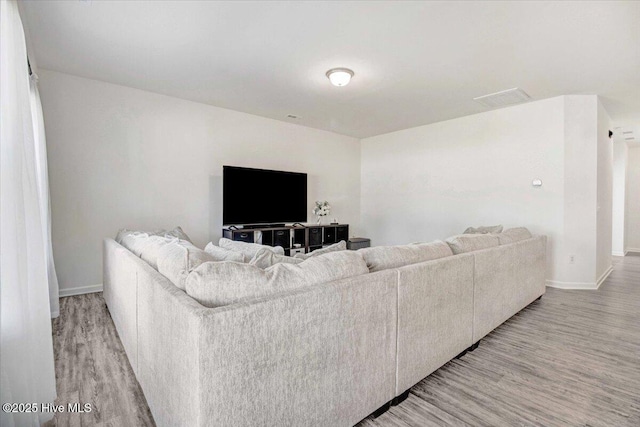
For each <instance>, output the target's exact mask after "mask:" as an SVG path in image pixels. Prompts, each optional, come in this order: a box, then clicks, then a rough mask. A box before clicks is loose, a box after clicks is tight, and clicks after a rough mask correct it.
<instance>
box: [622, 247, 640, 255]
mask: <svg viewBox="0 0 640 427" xmlns="http://www.w3.org/2000/svg"><path fill="white" fill-rule="evenodd" d="M627 252H634V253H640V248H627ZM627 252H625V254H626V253H627Z"/></svg>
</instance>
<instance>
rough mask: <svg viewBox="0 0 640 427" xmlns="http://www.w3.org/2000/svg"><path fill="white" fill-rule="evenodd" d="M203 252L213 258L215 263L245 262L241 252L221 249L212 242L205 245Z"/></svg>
mask: <svg viewBox="0 0 640 427" xmlns="http://www.w3.org/2000/svg"><path fill="white" fill-rule="evenodd" d="M204 251H205V252H206V253H208V254H209V255H211V256H212V257H213V258H215V260H216V261H235V262H246V259H245V256H244V254H243V253H242V252H236V251H231V250H229V249H225V248H221V247H220V246H216V245H214V244H213V242H209V243H207V246H205V248H204Z"/></svg>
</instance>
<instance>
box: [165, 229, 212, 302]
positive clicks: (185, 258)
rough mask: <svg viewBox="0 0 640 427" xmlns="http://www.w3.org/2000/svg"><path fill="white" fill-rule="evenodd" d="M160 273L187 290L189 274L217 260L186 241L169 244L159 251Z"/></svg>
mask: <svg viewBox="0 0 640 427" xmlns="http://www.w3.org/2000/svg"><path fill="white" fill-rule="evenodd" d="M157 259H158V272H160V274H162V275H163V276H165V277H166V278H167V279H169V280H171V282H173V284H174V285H176V286H177V287H178V288H180V289H182V290H184V289H185V280H186V278H187V276H188V275H189V273H190V272H191V271H192V270H193V269H194V268H196V267H197V266H199V265H200V264H202V263H203V262H213V261H215V259H214V258H213V257H212V256H211V255H209V254H208V253H206V252H205V251H203V250H202V249H200V248H197V247H195V246H193V244H191V243H190V242H187V241H186V240H181V241H178V242H173V243H169V244H167V245H164V246H163V247H162V248H160V250H159V251H158V258H157Z"/></svg>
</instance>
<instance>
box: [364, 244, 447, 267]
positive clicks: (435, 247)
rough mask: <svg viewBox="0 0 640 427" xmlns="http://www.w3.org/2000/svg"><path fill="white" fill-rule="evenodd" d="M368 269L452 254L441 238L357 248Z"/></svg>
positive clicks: (415, 262)
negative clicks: (396, 244) (425, 241)
mask: <svg viewBox="0 0 640 427" xmlns="http://www.w3.org/2000/svg"><path fill="white" fill-rule="evenodd" d="M358 253H359V254H361V255H362V258H364V260H365V262H366V263H367V267H369V271H371V272H374V271H380V270H386V269H389V268H397V267H402V266H404V265H409V264H417V263H419V262H425V261H431V260H434V259H439V258H444V257H448V256H452V255H453V252H452V251H451V248H450V247H449V245H447V244H446V243H445V242H443V241H441V240H436V241H434V242H430V243H412V244H410V245H398V246H374V247H372V248H362V249H358Z"/></svg>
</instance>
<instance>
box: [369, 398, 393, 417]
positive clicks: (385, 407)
mask: <svg viewBox="0 0 640 427" xmlns="http://www.w3.org/2000/svg"><path fill="white" fill-rule="evenodd" d="M390 407H391V402H387V403H385V404H384V405H382V406H381V407H379V408H378V409H376V410H375V411H374V412H373V414H372V415H373V418H378V417H379V416H380V415H382V414H384V413H385V412H387V411H388V410H389V408H390Z"/></svg>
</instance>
